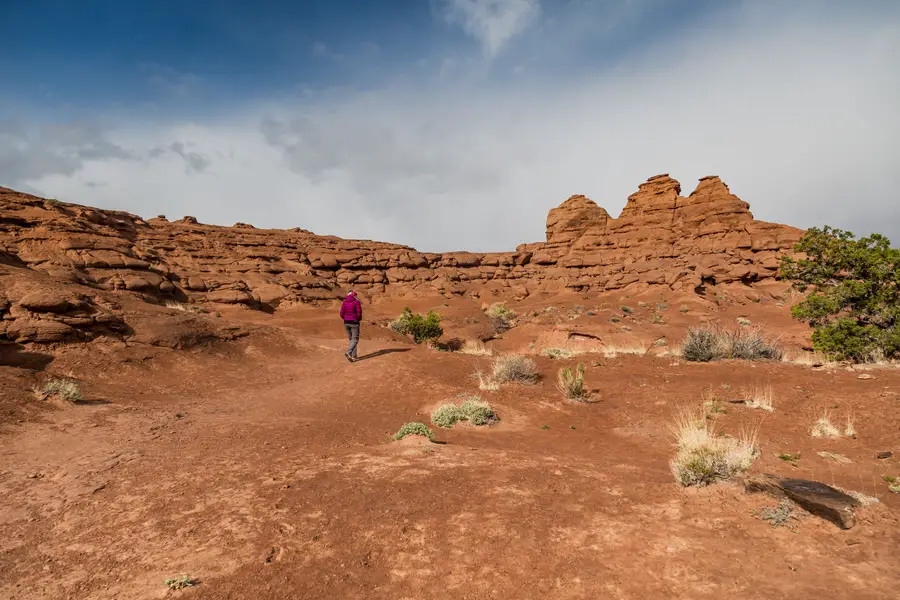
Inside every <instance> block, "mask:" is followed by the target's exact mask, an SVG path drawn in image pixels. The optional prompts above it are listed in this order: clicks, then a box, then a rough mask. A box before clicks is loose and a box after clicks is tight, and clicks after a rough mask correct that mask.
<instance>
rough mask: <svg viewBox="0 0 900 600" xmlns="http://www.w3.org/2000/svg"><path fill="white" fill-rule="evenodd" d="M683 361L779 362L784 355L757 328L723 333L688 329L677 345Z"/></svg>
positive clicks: (774, 340) (778, 346)
mask: <svg viewBox="0 0 900 600" xmlns="http://www.w3.org/2000/svg"><path fill="white" fill-rule="evenodd" d="M681 355H682V357H683V358H684V359H685V360H689V361H694V362H710V361H713V360H719V359H723V358H732V359H739V360H781V358H782V357H783V355H784V352H783V350H782V348H781V344H780V343H779V342H778V340H776V339H772V338H770V337H768V336H766V335H765V334H764V333H763V331H762V330H761V329H759V328H747V327H741V328H740V329H737V330H727V329H722V328H719V327H712V326H703V327H691V328H690V329H688V332H687V335H686V336H685V339H684V342H683V343H682V345H681Z"/></svg>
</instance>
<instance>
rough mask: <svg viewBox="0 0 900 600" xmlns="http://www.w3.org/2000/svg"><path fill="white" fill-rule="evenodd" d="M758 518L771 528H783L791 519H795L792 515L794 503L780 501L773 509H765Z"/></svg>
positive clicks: (793, 514) (795, 516)
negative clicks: (769, 524)
mask: <svg viewBox="0 0 900 600" xmlns="http://www.w3.org/2000/svg"><path fill="white" fill-rule="evenodd" d="M759 517H760V518H761V519H763V520H765V521H768V522H769V523H771V525H772V527H784V526H787V525H788V523H789V522H790V521H791V520H792V519H797V515H796V514H795V513H794V503H793V502H791V501H790V500H787V499H785V500H782V501H781V502H779V503H778V506H777V507H775V508H772V507H766V508H764V509H762V510H761V511H760V513H759Z"/></svg>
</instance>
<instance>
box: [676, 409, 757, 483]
mask: <svg viewBox="0 0 900 600" xmlns="http://www.w3.org/2000/svg"><path fill="white" fill-rule="evenodd" d="M673 431H674V433H675V437H676V446H677V451H676V453H675V458H674V459H673V460H672V462H671V468H672V474H673V475H674V476H675V481H677V482H678V484H679V485H681V486H684V487H688V486H705V485H710V484H713V483H716V482H718V481H725V480H728V479H731V478H733V477H735V476H736V475H739V474H741V473H743V472H744V471H746V470H747V469H748V468H749V467H750V465H751V464H752V463H753V461H754V460H755V459H756V458H757V457H758V456H759V449H758V448H757V444H756V438H757V432H756V431H754V432H752V433H750V434H746V433H745V434H742V436H741V438H740V439H735V438H731V437H722V436H718V435H716V433H715V431H714V429H713V425H712V424H711V423H710V421H708V420H707V419H706V418H705V417H704V416H703V415H702V414H700V415H698V414H697V413H696V412H695V411H692V410H690V409H685V410H683V411H681V412H680V413H679V414H678V415H676V418H675V423H674V426H673Z"/></svg>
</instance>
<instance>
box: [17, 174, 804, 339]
mask: <svg viewBox="0 0 900 600" xmlns="http://www.w3.org/2000/svg"><path fill="white" fill-rule="evenodd" d="M680 192H681V186H680V185H679V183H678V182H677V181H675V180H674V179H672V178H670V177H669V176H668V175H658V176H655V177H652V178H650V179H649V180H648V181H647V182H646V183H643V184H641V186H640V188H639V190H638V191H637V192H636V193H634V194H632V195H631V196H630V197H629V198H628V203H627V205H626V207H625V208H624V210H623V211H622V214H621V215H620V216H619V218H617V219H614V218H612V217H610V216H609V214H608V213H607V212H606V211H605V210H604V209H603V208H601V207H599V206H597V205H596V204H595V203H594V202H593V201H591V200H589V199H588V198H586V197H584V196H573V197H571V198H569V199H568V200H566V201H565V202H563V203H562V204H561V205H560V206H559V207H557V208H554V209H553V210H551V211H550V213H549V215H548V217H547V240H546V241H545V242H540V243H533V244H523V245H521V246H519V247H518V248H516V250H515V251H513V252H504V253H488V254H473V253H468V252H456V253H444V254H429V253H421V252H417V251H416V250H414V249H412V248H409V247H406V246H400V245H395V244H388V243H379V242H371V241H356V240H344V239H340V238H336V237H331V236H317V235H315V234H313V233H311V232H309V231H306V230H303V229H299V228H296V229H292V230H263V229H256V228H254V227H253V226H252V225H247V224H244V223H237V224H235V225H234V226H233V227H220V226H211V225H203V224H201V223H198V222H197V220H196V219H194V218H193V217H184V218H183V219H181V220H179V221H174V222H169V221H168V220H166V219H165V218H164V217H157V218H155V219H150V220H144V219H142V218H140V217H138V216H135V215H132V214H128V213H125V212H117V211H104V210H99V209H94V208H90V207H84V206H78V205H71V204H63V203H59V202H55V201H50V200H44V199H41V198H38V197H35V196H30V195H27V194H21V193H18V192H15V191H13V190H9V189H6V188H0V269H2V274H3V275H4V277H3V279H2V281H0V315H3V321H2V322H0V323H2V325H0V337H6V338H7V339H14V340H28V341H30V340H37V341H52V340H54V339H64V338H66V337H68V336H69V334H70V333H71V332H70V330H74V329H77V328H78V327H82V328H89V329H91V330H92V331H93V330H96V329H97V327H98V326H102V328H107V329H110V328H111V329H112V330H115V329H116V328H121V327H123V324H122V323H121V320H120V319H118V318H117V317H116V316H115V315H114V314H112V313H111V312H110V311H109V310H107V309H104V308H103V304H104V302H110V300H109V298H110V296H108V294H109V293H112V294H113V295H115V294H116V293H119V292H130V293H132V295H137V296H140V297H143V298H144V299H146V300H149V301H151V302H160V301H164V300H166V299H173V300H179V301H182V302H186V301H188V302H190V301H196V302H211V303H229V304H235V303H239V304H245V305H247V306H249V307H253V308H257V309H263V310H274V309H275V308H277V307H278V306H279V304H281V303H283V302H296V301H300V302H311V301H312V302H315V301H318V300H330V299H333V298H336V297H338V296H340V295H341V294H342V293H343V291H344V290H346V289H349V288H351V287H352V288H356V289H360V290H362V291H363V293H365V292H367V291H370V292H372V293H380V294H398V295H401V294H406V293H414V294H427V293H439V294H444V295H453V294H469V295H473V296H479V295H485V294H498V293H499V294H503V295H506V296H510V297H513V296H515V297H524V296H528V295H531V294H536V293H544V292H547V293H556V292H561V291H565V290H573V291H579V292H588V293H590V292H601V291H606V290H615V289H622V288H626V287H628V288H629V289H632V288H646V287H649V286H667V287H668V288H671V289H674V290H691V289H699V286H701V285H702V284H704V283H707V284H721V283H731V282H744V283H747V284H752V283H753V282H756V281H761V280H765V279H768V278H771V277H773V276H774V274H775V272H776V270H777V266H778V257H779V256H780V254H782V253H784V252H785V251H789V250H790V248H791V247H792V246H793V244H794V243H795V242H796V241H797V240H798V239H799V237H800V236H801V235H802V231H800V230H798V229H795V228H792V227H787V226H784V225H777V224H772V223H764V222H760V221H756V220H754V219H753V215H752V214H751V213H750V211H749V206H748V204H747V203H746V202H743V201H742V200H740V199H739V198H737V197H736V196H734V195H733V194H731V193H730V191H729V189H728V187H727V186H726V185H725V184H724V183H723V182H722V181H721V180H720V179H719V178H718V177H706V178H704V179H702V180H701V181H700V183H699V185H698V186H697V189H696V190H695V191H694V192H693V193H692V194H691V195H690V196H688V197H683V196H681V195H680ZM26 272H27V273H29V274H30V275H33V276H39V277H41V278H42V279H41V281H44V280H46V281H52V282H57V283H59V284H64V285H70V286H77V287H78V288H79V289H80V290H82V291H81V292H79V293H78V294H75V295H72V296H71V297H67V298H59V297H56V295H54V292H50V291H45V292H40V293H37V292H33V289H34V288H33V286H25V287H22V286H21V285H18V286H17V283H16V282H21V281H24V280H25V279H23V277H24V274H25V273H26ZM20 288H21V289H20ZM84 288H89V289H94V290H98V291H102V292H103V294H101V296H98V297H97V298H96V301H92V300H90V299H89V298H88V296H89V294H87V295H86V294H85V293H83V289H84ZM73 293H74V292H73ZM29 294H31V296H29ZM35 294H37V295H35ZM113 297H114V296H113ZM35 314H38V315H43V316H44V317H45V318H43V321H44V322H45V323H44V324H43V325H42V327H43V330H42V331H40V332H37V331H34V330H33V327H34V319H33V318H31V317H34V316H35ZM23 317H24V318H23ZM48 323H52V324H50V325H48ZM29 327H31V329H29ZM23 332H24V333H23Z"/></svg>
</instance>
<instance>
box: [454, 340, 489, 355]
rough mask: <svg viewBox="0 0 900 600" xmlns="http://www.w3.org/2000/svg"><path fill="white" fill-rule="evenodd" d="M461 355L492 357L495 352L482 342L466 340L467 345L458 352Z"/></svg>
mask: <svg viewBox="0 0 900 600" xmlns="http://www.w3.org/2000/svg"><path fill="white" fill-rule="evenodd" d="M458 352H459V353H460V354H468V355H471V356H491V355H492V354H493V352H491V349H490V348H488V347H487V346H485V345H484V342H482V341H481V340H466V343H464V344H463V345H462V347H461V348H460V349H459V350H458Z"/></svg>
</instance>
